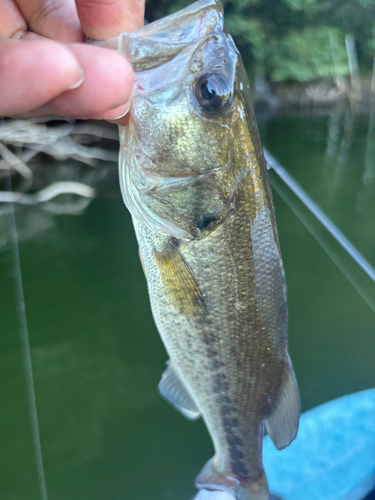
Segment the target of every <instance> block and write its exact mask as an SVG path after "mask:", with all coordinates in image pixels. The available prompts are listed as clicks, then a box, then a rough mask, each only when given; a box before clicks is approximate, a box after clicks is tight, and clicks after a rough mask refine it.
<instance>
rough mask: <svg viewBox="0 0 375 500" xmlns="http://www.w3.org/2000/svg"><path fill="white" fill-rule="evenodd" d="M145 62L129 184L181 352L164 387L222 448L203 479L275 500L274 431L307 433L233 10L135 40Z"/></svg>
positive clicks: (129, 134) (145, 251)
mask: <svg viewBox="0 0 375 500" xmlns="http://www.w3.org/2000/svg"><path fill="white" fill-rule="evenodd" d="M120 50H121V52H122V53H123V54H124V55H125V56H126V57H127V58H128V59H129V60H130V61H131V62H132V64H133V67H134V69H135V75H136V80H135V87H134V92H133V95H132V99H131V107H130V113H131V116H130V120H129V124H128V125H127V126H125V127H121V160H120V184H121V189H122V193H123V197H124V200H125V204H126V206H127V207H128V209H129V210H130V212H131V214H132V217H133V221H134V227H135V231H136V235H137V238H138V242H139V247H140V253H141V257H142V260H143V264H144V270H145V275H146V278H147V283H148V289H149V294H150V300H151V306H152V311H153V315H154V319H155V322H156V325H157V327H158V330H159V332H160V335H161V337H162V339H163V342H164V344H165V347H166V349H167V351H168V354H169V356H170V361H169V364H168V367H167V370H166V372H165V373H164V374H163V376H162V380H161V382H160V385H159V389H160V392H161V394H162V395H163V396H164V397H165V398H167V399H168V400H169V401H170V402H171V403H172V405H174V406H175V407H176V408H178V409H179V410H180V411H181V412H182V413H183V414H184V415H185V416H186V417H188V418H191V419H194V418H198V417H199V416H202V417H203V419H204V421H205V423H206V426H207V429H208V431H209V433H210V435H211V437H212V441H213V443H214V447H215V456H214V457H213V458H212V460H210V461H209V462H208V464H207V465H206V466H205V467H204V469H203V470H202V472H201V474H200V475H199V476H198V477H197V479H196V486H197V487H198V488H203V489H206V490H213V491H216V490H217V491H226V492H230V493H232V494H233V495H234V496H235V497H236V498H237V499H238V500H268V499H269V492H268V487H267V481H266V477H265V474H264V470H263V467H262V437H263V425H264V422H265V424H266V428H267V431H268V433H269V435H270V436H271V438H272V440H273V442H274V443H275V445H276V447H277V448H279V449H282V448H284V447H286V446H288V445H289V444H290V442H291V441H292V440H293V439H294V438H295V437H296V434H297V429H298V422H299V415H300V403H299V395H298V388H297V384H296V380H295V376H294V373H293V369H292V365H291V362H290V359H289V356H288V351H287V303H286V285H285V277H284V270H283V265H282V261H281V255H280V248H279V242H278V236H277V230H276V222H275V214H274V208H273V202H272V196H271V191H270V187H269V184H268V177H267V169H266V163H265V160H264V157H263V152H262V147H261V144H260V139H259V134H258V131H257V126H256V123H255V119H254V114H253V110H252V106H251V102H250V96H249V85H248V80H247V76H246V73H245V70H244V67H243V63H242V60H241V57H240V54H239V53H238V50H237V48H236V46H235V44H234V42H233V40H232V38H231V37H230V35H228V33H227V32H226V31H225V28H224V24H223V12H222V6H221V4H220V2H219V1H216V0H202V1H200V2H197V3H195V4H193V5H191V6H190V7H188V8H186V9H185V10H182V11H181V12H179V13H177V14H174V15H172V16H169V17H167V18H165V19H162V20H160V21H157V22H154V23H152V24H149V25H147V26H145V27H143V28H142V29H140V30H138V31H137V32H135V33H132V34H123V35H122V36H121V39H120Z"/></svg>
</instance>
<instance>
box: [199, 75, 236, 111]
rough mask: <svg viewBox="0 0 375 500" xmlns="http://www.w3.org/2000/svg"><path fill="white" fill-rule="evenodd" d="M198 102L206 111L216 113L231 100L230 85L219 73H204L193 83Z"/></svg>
mask: <svg viewBox="0 0 375 500" xmlns="http://www.w3.org/2000/svg"><path fill="white" fill-rule="evenodd" d="M195 97H196V99H197V101H198V104H199V106H200V107H201V108H203V109H204V110H205V111H206V112H208V113H217V112H219V111H221V110H222V109H224V108H225V107H226V105H227V104H228V103H229V102H230V101H231V85H230V84H229V82H228V80H227V79H226V78H224V77H223V76H221V75H215V74H212V75H204V76H202V77H201V78H200V79H199V80H198V81H197V83H196V84H195Z"/></svg>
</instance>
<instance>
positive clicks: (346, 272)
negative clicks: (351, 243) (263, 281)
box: [270, 177, 375, 312]
mask: <svg viewBox="0 0 375 500" xmlns="http://www.w3.org/2000/svg"><path fill="white" fill-rule="evenodd" d="M277 179H279V182H280V183H281V182H282V180H281V178H278V177H276V178H275V179H272V178H270V181H271V184H272V187H273V188H274V189H275V190H276V191H277V193H278V194H279V195H280V196H281V198H282V199H283V200H284V201H285V203H286V204H287V205H288V207H289V208H290V209H291V210H292V212H293V213H294V214H295V215H296V216H297V217H298V219H299V220H300V221H301V222H302V224H303V225H304V226H305V227H306V229H307V230H308V231H309V232H310V233H311V234H312V236H313V237H314V238H315V239H316V241H317V242H318V243H319V244H320V246H321V247H322V248H323V249H324V251H325V252H326V253H327V255H328V256H329V257H330V258H331V259H332V260H333V262H334V263H335V264H336V266H337V267H338V268H339V269H340V271H341V272H342V273H343V275H344V276H345V277H346V278H347V279H348V281H349V282H350V283H351V285H352V286H353V287H354V288H355V290H356V291H357V292H358V294H359V295H360V296H361V297H362V299H363V300H364V301H365V302H366V303H367V305H368V306H369V307H370V308H371V309H372V310H373V311H374V312H375V301H374V299H373V298H372V297H371V296H370V295H369V294H368V293H367V291H366V290H365V289H364V287H363V286H362V285H361V284H360V283H359V282H358V279H357V278H356V277H355V276H354V275H353V273H352V272H351V271H350V270H349V269H348V268H347V266H346V265H345V264H344V263H343V262H342V259H341V258H340V257H339V256H338V255H336V252H335V251H334V250H333V249H332V248H331V246H330V245H329V243H328V242H327V241H326V240H325V238H324V237H322V235H321V234H320V233H319V231H318V230H317V229H316V228H315V227H314V225H313V224H312V223H311V222H310V221H309V220H308V217H306V216H305V215H304V214H303V213H302V212H301V210H299V209H298V207H297V205H296V203H295V202H294V201H293V200H292V199H291V197H290V196H288V195H287V194H286V191H285V185H286V183H283V186H284V187H283V188H282V187H281V184H280V185H278V184H279V182H277ZM288 187H289V188H290V186H288ZM290 189H291V191H292V192H293V193H294V191H293V189H292V188H290ZM295 194H296V193H295ZM297 196H298V195H297ZM306 196H307V195H306ZM298 199H300V198H299V197H298ZM300 201H302V200H301V199H300ZM305 206H306V205H305ZM306 208H309V207H306ZM336 241H337V240H336ZM338 243H340V242H338ZM340 246H341V247H342V248H344V250H346V249H345V247H343V246H342V245H340ZM361 269H362V268H361Z"/></svg>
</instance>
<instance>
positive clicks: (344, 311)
mask: <svg viewBox="0 0 375 500" xmlns="http://www.w3.org/2000/svg"><path fill="white" fill-rule="evenodd" d="M348 113H349V114H348ZM349 115H350V116H349ZM261 134H262V136H263V141H264V144H265V145H266V146H267V147H268V148H269V150H270V151H271V153H272V154H273V155H274V156H275V157H276V158H277V159H278V160H279V161H280V163H281V164H283V165H284V166H285V167H286V169H287V171H288V172H289V174H291V175H292V176H293V178H294V179H296V181H297V182H298V183H299V184H300V185H301V186H302V188H303V189H304V190H305V191H306V192H307V194H308V195H309V196H310V197H311V198H312V199H313V200H314V201H315V202H316V203H317V204H318V205H319V207H320V208H321V209H322V210H323V211H324V212H325V213H326V214H327V216H328V217H329V218H330V219H331V220H332V221H333V222H334V223H335V224H336V226H337V227H338V228H339V229H340V230H341V231H342V232H343V233H344V234H345V236H346V237H347V238H348V239H349V240H350V241H351V242H352V243H353V244H354V245H355V246H356V247H357V248H358V250H359V251H360V252H361V253H362V254H363V255H364V257H365V258H366V259H367V260H368V261H369V262H370V264H371V265H372V266H375V240H374V237H373V235H374V229H375V196H374V195H375V179H374V177H375V176H374V168H375V167H374V158H375V154H374V148H375V145H374V144H375V138H374V115H373V114H371V113H367V114H363V115H351V114H350V110H348V109H346V108H337V109H335V110H333V111H332V112H331V111H330V112H328V111H325V112H319V113H313V112H311V113H309V112H307V113H306V112H304V113H301V112H297V111H296V112H288V113H281V112H280V113H279V114H276V115H274V116H273V117H271V118H269V120H268V121H266V122H264V123H262V125H261ZM53 169H54V166H53V165H49V171H48V175H49V176H50V180H52V177H53V172H54V170H53ZM94 171H95V172H96V174H95V175H98V178H97V180H96V181H95V183H94V185H95V188H96V189H97V197H96V198H95V199H94V200H93V201H92V202H91V203H90V204H89V206H87V207H86V209H85V210H83V211H82V212H81V214H80V215H79V216H77V215H56V214H52V213H51V212H49V211H48V210H45V208H44V207H43V206H42V205H37V206H33V207H19V206H16V211H15V216H16V224H17V229H18V235H17V236H18V243H19V255H20V268H21V271H22V284H23V291H24V297H25V304H26V313H27V326H28V331H29V341H30V349H31V351H30V352H31V359H32V364H33V382H34V386H35V401H36V409H37V412H38V422H39V429H40V441H41V449H42V452H43V459H44V471H45V478H46V485H47V490H48V498H49V500H60V499H61V500H66V499H67V498H69V500H85V499H87V500H88V499H90V500H103V499H108V500H120V499H121V500H123V499H125V498H126V500H139V498H142V500H176V498H181V499H186V500H188V499H189V498H191V497H192V496H193V494H194V487H193V483H192V481H193V478H194V477H195V475H196V474H197V473H198V472H199V470H200V468H201V466H202V464H203V463H204V462H205V461H206V460H207V459H208V458H210V456H211V455H212V448H211V446H212V445H211V442H210V439H209V438H208V436H207V432H206V430H205V427H204V425H203V423H202V422H200V421H198V422H194V423H192V422H188V421H185V420H184V419H183V418H182V417H181V416H180V415H179V414H178V413H177V412H175V411H174V410H173V408H171V407H170V406H169V405H168V404H167V403H165V402H164V401H163V400H162V399H161V398H160V397H159V395H158V392H157V384H158V382H159V379H160V376H161V373H162V372H163V370H164V366H165V361H166V353H165V351H164V348H163V346H162V344H161V341H160V339H159V337H158V334H157V332H156V328H155V326H154V323H153V320H152V317H151V313H150V309H149V304H148V297H147V289H146V284H145V280H144V277H143V273H142V269H141V266H140V264H139V261H138V252H137V245H136V241H135V237H134V234H133V228H132V223H131V220H130V216H129V214H128V213H127V212H126V209H125V207H124V205H123V202H122V200H121V196H120V192H119V188H118V181H117V172H116V168H115V167H114V166H112V167H111V166H109V165H108V164H103V167H97V169H96V170H94ZM104 171H106V172H107V173H106V174H105V175H104V174H103V172H104ZM101 175H103V178H101ZM58 180H71V179H70V178H67V177H64V176H63V175H61V173H60V174H59V177H58ZM74 180H79V181H81V180H82V179H81V178H79V177H75V178H74ZM274 198H275V206H276V215H277V221H278V228H279V234H280V242H281V248H282V254H283V258H284V263H285V269H286V276H287V283H288V295H289V311H290V329H289V330H290V352H291V356H292V358H293V361H294V366H295V370H296V373H297V377H298V380H299V384H300V389H301V396H302V404H303V409H304V410H306V409H308V408H311V407H313V406H316V405H318V404H320V403H322V402H324V401H327V400H330V399H333V398H336V397H339V396H342V395H345V394H348V393H351V392H354V391H359V390H362V389H367V388H370V387H371V386H372V385H373V381H374V377H375V368H374V362H373V360H374V355H375V337H374V329H375V314H374V312H373V311H372V310H371V308H370V307H369V306H368V304H367V303H366V301H365V300H363V298H362V297H361V295H360V294H359V293H358V292H357V291H356V290H355V288H353V286H352V284H351V283H350V282H349V281H348V279H347V278H346V277H345V276H344V275H343V273H342V272H341V271H340V269H339V268H338V267H337V266H336V264H335V263H334V262H333V261H332V259H331V258H330V256H329V255H327V253H326V251H325V250H324V249H323V248H322V247H321V245H320V244H319V243H318V242H317V241H316V238H315V237H314V236H313V235H312V234H311V233H310V232H309V231H308V230H307V229H306V227H305V225H303V224H302V223H301V222H300V220H299V219H298V218H297V217H296V215H295V214H294V213H293V211H292V210H291V208H290V207H289V206H288V204H286V203H285V201H284V200H283V199H282V197H281V196H280V195H279V194H278V192H274ZM58 201H59V200H58V199H56V200H55V202H56V203H57V202H58ZM61 201H62V200H61ZM0 208H1V214H0V224H1V229H2V230H1V237H2V238H3V240H4V241H3V244H2V246H1V252H0V275H1V280H0V300H1V304H2V315H1V336H0V372H1V373H2V384H0V400H1V401H2V408H3V411H2V415H1V420H0V440H1V443H2V453H0V470H1V471H2V474H1V476H2V480H1V482H0V497H1V499H2V500H24V499H27V500H34V499H35V500H37V499H38V500H40V499H42V498H43V496H42V494H41V488H40V474H39V476H38V463H37V461H36V459H35V449H34V444H33V432H34V431H35V429H34V431H33V423H32V421H30V417H29V415H30V412H29V407H28V405H29V402H28V401H29V400H28V394H29V392H30V391H29V388H28V385H27V379H25V372H24V358H23V351H22V342H21V340H20V332H19V326H20V325H19V323H18V320H19V317H20V310H19V303H18V305H17V301H16V293H17V288H15V286H17V283H16V279H15V272H14V267H13V264H12V262H13V260H12V259H13V258H14V253H12V246H11V244H10V240H9V234H10V233H9V232H8V233H6V231H5V229H4V228H5V225H6V224H8V223H9V208H6V207H4V206H2V207H0ZM297 208H298V210H300V207H297ZM304 216H305V217H307V218H308V217H310V216H309V214H308V213H307V214H305V215H304ZM5 217H8V219H5ZM7 221H8V222H7ZM309 223H310V224H311V225H312V227H313V228H315V230H316V231H317V233H316V234H317V235H319V234H320V229H319V227H318V226H316V225H315V224H316V221H314V219H309ZM3 229H4V231H3ZM312 232H313V231H312ZM7 234H8V236H6V235H7ZM313 234H314V232H313ZM4 235H5V236H4ZM25 235H26V236H25ZM4 238H5V239H4ZM328 243H329V245H331V243H330V242H329V241H328ZM330 248H332V247H330ZM335 252H340V249H335ZM340 258H342V259H344V260H345V255H341V254H340ZM349 261H350V259H349ZM346 264H347V266H349V269H350V271H351V272H353V273H357V270H356V269H354V268H350V266H351V265H352V264H351V262H346ZM356 276H357V275H356ZM357 278H358V279H361V277H360V276H359V277H358V276H357ZM366 286H368V285H366ZM370 292H371V290H370ZM34 437H35V432H34ZM39 472H40V471H39Z"/></svg>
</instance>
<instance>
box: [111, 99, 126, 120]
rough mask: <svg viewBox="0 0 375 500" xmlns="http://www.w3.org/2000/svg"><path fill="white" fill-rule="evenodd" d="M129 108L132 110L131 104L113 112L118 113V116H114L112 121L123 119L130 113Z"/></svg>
mask: <svg viewBox="0 0 375 500" xmlns="http://www.w3.org/2000/svg"><path fill="white" fill-rule="evenodd" d="M129 108H130V102H128V103H126V104H124V105H123V106H119V107H118V108H116V109H114V110H112V112H113V113H117V114H116V116H114V117H113V118H112V117H111V118H110V119H111V120H118V119H119V118H122V117H123V116H125V115H126V113H127V112H128V111H129Z"/></svg>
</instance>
